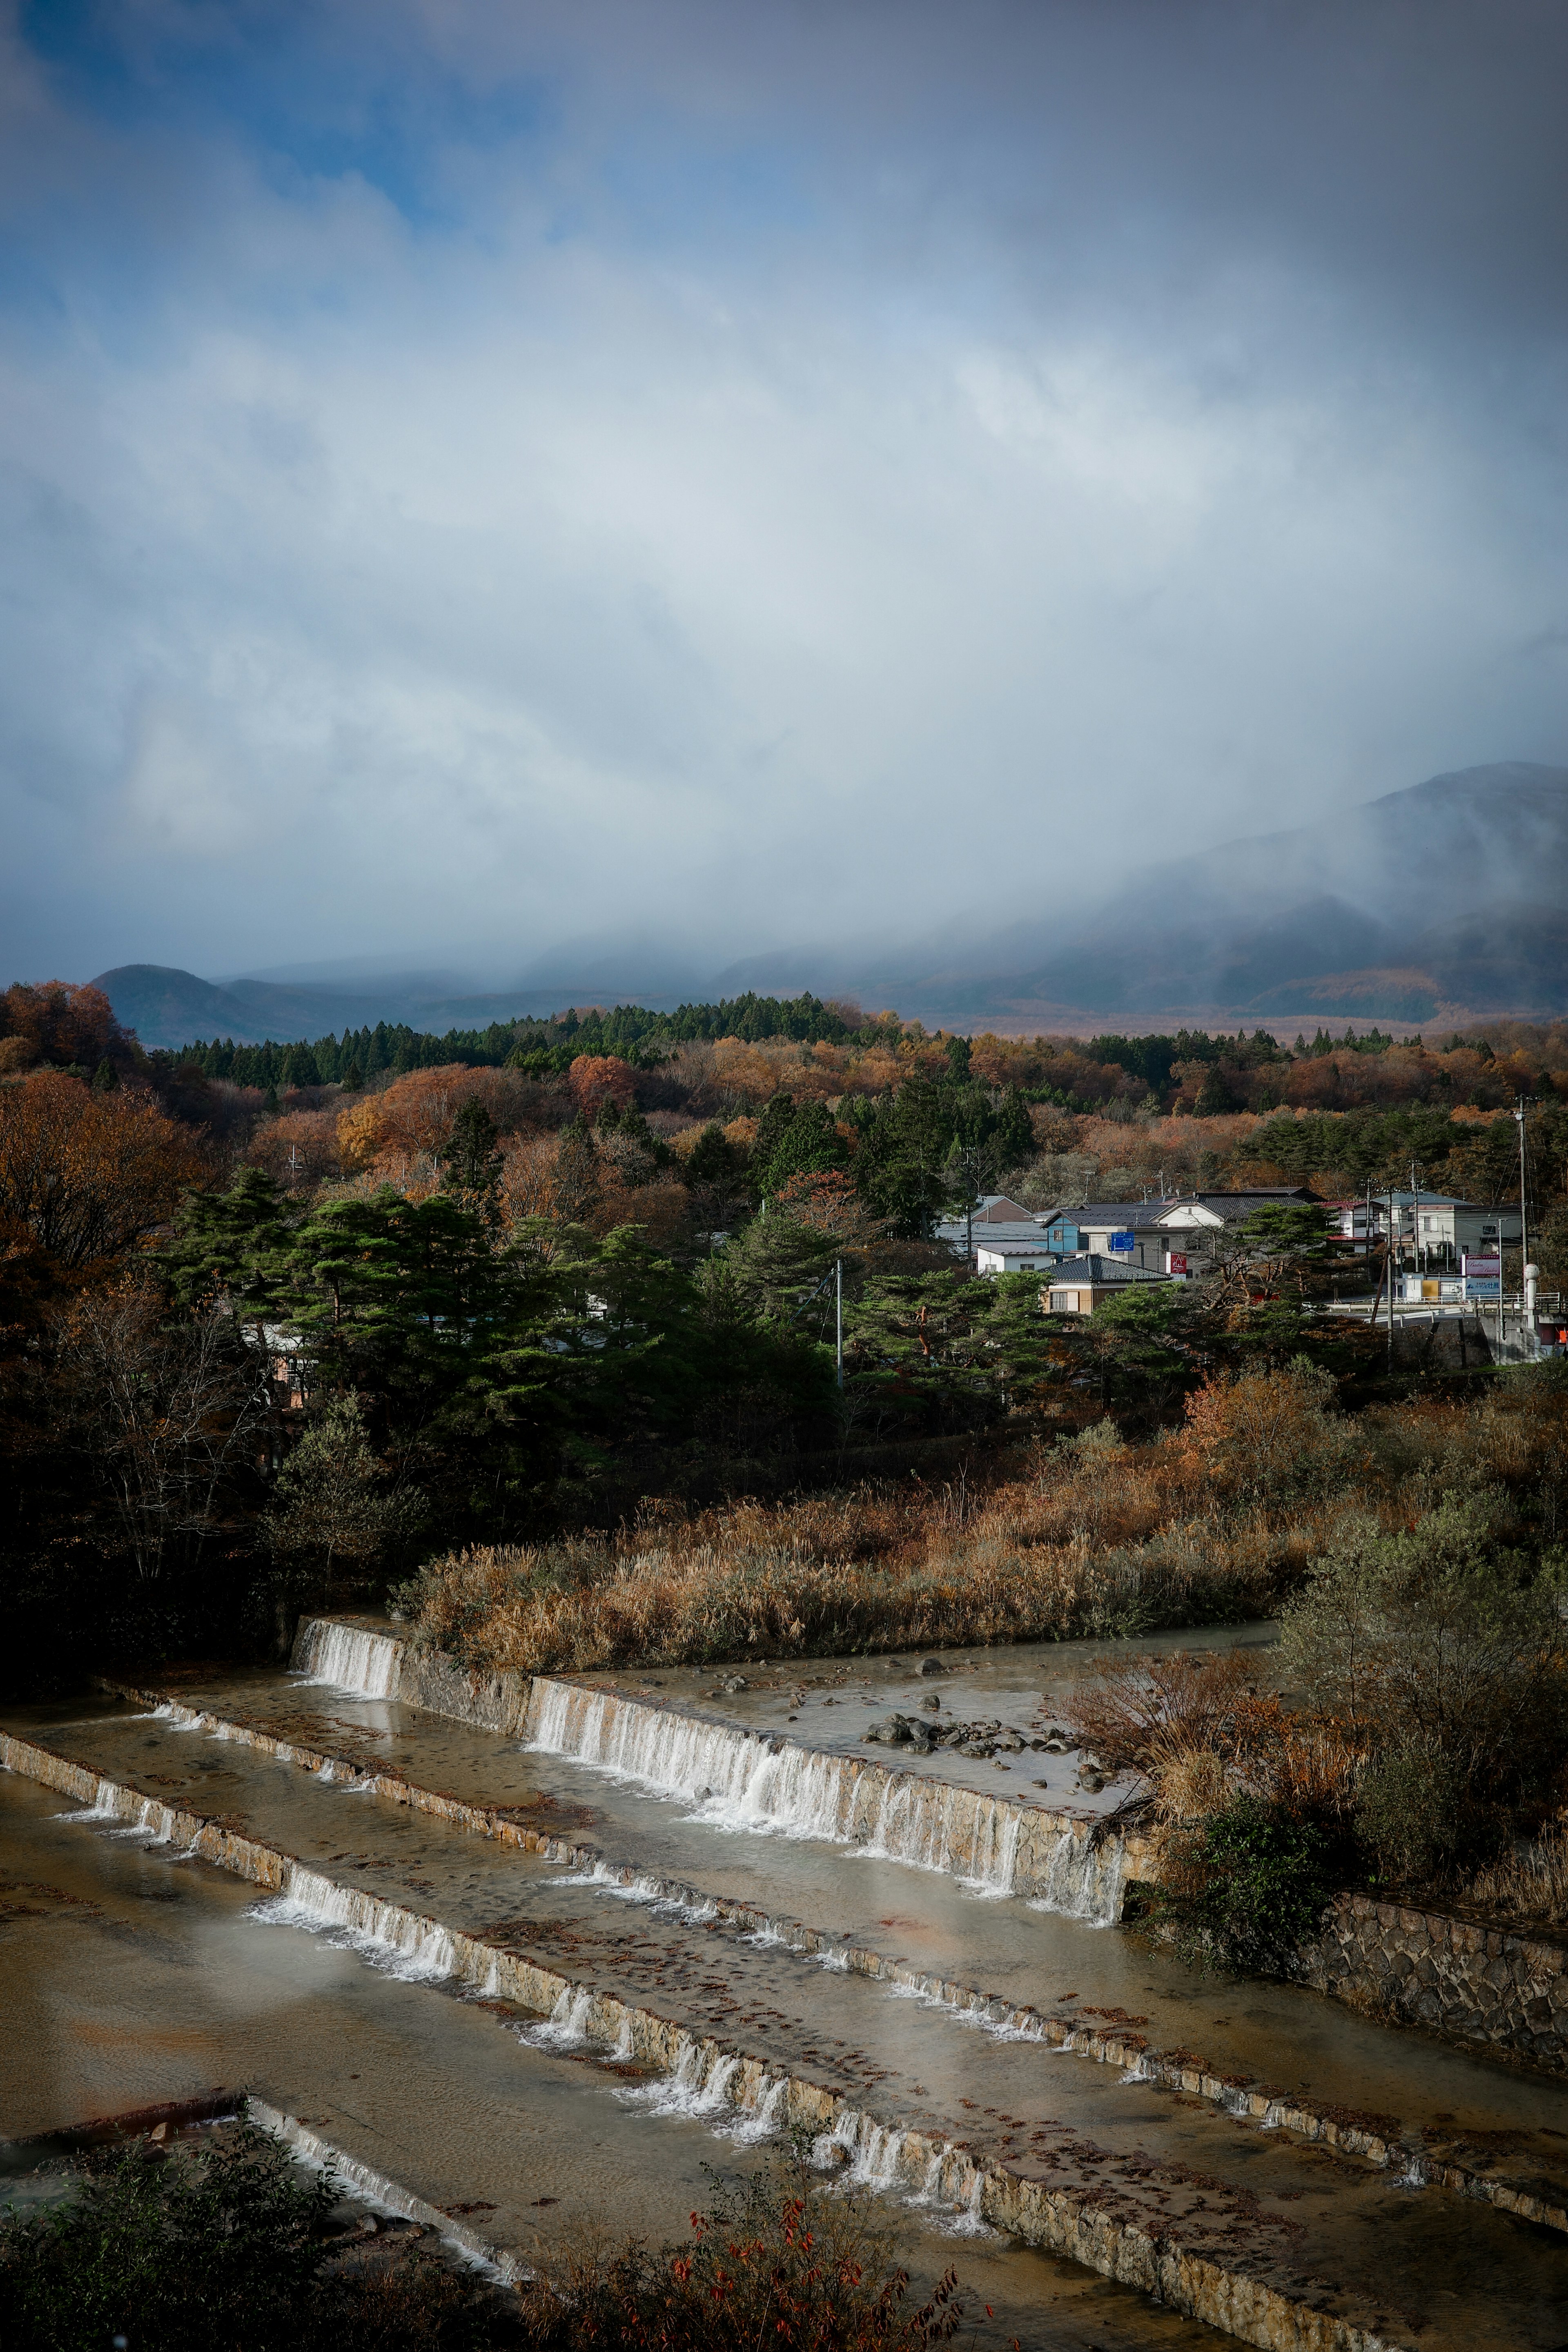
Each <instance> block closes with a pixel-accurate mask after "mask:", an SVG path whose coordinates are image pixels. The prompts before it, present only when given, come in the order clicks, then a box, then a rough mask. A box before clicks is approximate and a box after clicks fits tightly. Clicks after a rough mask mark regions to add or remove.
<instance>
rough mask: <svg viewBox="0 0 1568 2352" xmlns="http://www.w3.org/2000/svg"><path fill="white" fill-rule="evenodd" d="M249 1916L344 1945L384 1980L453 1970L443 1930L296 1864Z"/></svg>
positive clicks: (421, 1978) (437, 1976)
mask: <svg viewBox="0 0 1568 2352" xmlns="http://www.w3.org/2000/svg"><path fill="white" fill-rule="evenodd" d="M249 1916H251V1918H253V1919H259V1920H260V1921H262V1922H263V1924H264V1925H266V1926H268V1927H304V1928H306V1929H308V1930H310V1932H312V1933H314V1934H318V1935H325V1936H326V1937H327V1938H328V1940H329V1941H331V1942H333V1943H337V1944H342V1945H346V1946H348V1947H349V1948H351V1949H353V1950H354V1951H357V1952H359V1953H360V1954H361V1955H362V1957H363V1958H365V1959H367V1960H369V1961H370V1963H371V1965H372V1967H373V1968H378V1969H383V1970H384V1972H385V1973H386V1974H387V1975H388V1976H395V1977H402V1978H405V1979H407V1980H408V1981H410V1982H412V1983H425V1984H434V1983H438V1982H439V1981H440V1980H441V1979H443V1978H446V1977H450V1976H453V1975H455V1974H456V1972H457V1966H458V1960H457V1952H456V1948H455V1947H454V1945H453V1942H452V1938H451V1937H450V1936H449V1935H448V1934H447V1930H446V1928H445V1927H437V1926H435V1925H434V1924H433V1923H431V1922H428V1921H426V1920H422V1919H416V1918H413V1917H411V1916H410V1915H409V1914H408V1913H407V1912H405V1911H403V1910H401V1909H400V1908H399V1907H398V1906H397V1905H396V1904H393V1903H383V1902H381V1901H380V1900H379V1899H378V1898H377V1897H376V1896H375V1895H363V1894H361V1893H359V1892H358V1891H357V1889H354V1888H351V1887H346V1886H336V1885H333V1883H332V1881H331V1879H330V1878H322V1877H321V1876H320V1875H319V1874H318V1873H317V1872H315V1871H313V1870H305V1869H302V1868H301V1867H300V1864H297V1863H296V1864H293V1865H292V1867H291V1868H290V1870H289V1880H288V1884H287V1885H286V1886H285V1888H284V1890H283V1892H282V1893H281V1894H280V1895H267V1896H265V1897H264V1898H263V1900H262V1901H260V1902H259V1903H253V1904H252V1905H251V1906H250V1914H249Z"/></svg>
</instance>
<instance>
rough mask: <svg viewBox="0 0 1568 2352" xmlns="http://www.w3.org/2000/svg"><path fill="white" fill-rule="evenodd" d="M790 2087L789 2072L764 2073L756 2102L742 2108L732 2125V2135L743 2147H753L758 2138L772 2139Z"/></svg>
mask: <svg viewBox="0 0 1568 2352" xmlns="http://www.w3.org/2000/svg"><path fill="white" fill-rule="evenodd" d="M788 2089H789V2076H788V2075H787V2074H774V2075H771V2076H770V2075H764V2076H763V2082H762V2084H761V2086H760V2092H759V2095H758V2098H757V2100H756V2104H755V2105H753V2106H752V2107H749V2108H742V2110H741V2113H740V2116H739V2117H738V2118H737V2120H736V2122H735V2123H734V2124H733V2125H732V2126H731V2130H730V2135H729V2136H730V2137H731V2139H732V2140H734V2141H735V2142H736V2143H737V2145H738V2146H740V2147H754V2146H755V2144H756V2143H757V2141H758V2140H763V2139H771V2138H772V2137H773V2134H774V2132H775V2131H776V2130H777V2129H778V2113H779V2107H780V2105H781V2103H782V2102H783V2100H784V2095H785V2093H786V2092H787V2091H788Z"/></svg>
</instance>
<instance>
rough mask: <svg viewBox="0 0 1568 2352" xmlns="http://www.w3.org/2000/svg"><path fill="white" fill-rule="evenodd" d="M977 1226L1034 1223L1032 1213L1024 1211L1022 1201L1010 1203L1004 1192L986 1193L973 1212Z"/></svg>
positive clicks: (1027, 1210)
mask: <svg viewBox="0 0 1568 2352" xmlns="http://www.w3.org/2000/svg"><path fill="white" fill-rule="evenodd" d="M974 1222H975V1223H976V1224H977V1225H1009V1224H1022V1223H1034V1212H1033V1211H1032V1210H1030V1209H1026V1208H1025V1206H1024V1204H1023V1202H1022V1201H1010V1200H1009V1199H1008V1197H1007V1195H1006V1193H1005V1192H987V1194H986V1195H985V1198H984V1201H983V1202H981V1205H980V1206H979V1208H978V1209H976V1210H975V1212H974Z"/></svg>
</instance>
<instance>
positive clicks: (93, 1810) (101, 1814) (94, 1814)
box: [50, 1780, 120, 1829]
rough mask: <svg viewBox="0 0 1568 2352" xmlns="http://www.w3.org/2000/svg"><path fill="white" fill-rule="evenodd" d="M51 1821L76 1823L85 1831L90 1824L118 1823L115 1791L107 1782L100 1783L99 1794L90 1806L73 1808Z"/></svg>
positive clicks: (55, 1816) (52, 1817) (118, 1809)
mask: <svg viewBox="0 0 1568 2352" xmlns="http://www.w3.org/2000/svg"><path fill="white" fill-rule="evenodd" d="M50 1819H51V1820H52V1821H57V1822H77V1823H79V1825H80V1826H81V1827H82V1828H83V1829H85V1828H86V1826H87V1824H88V1822H117V1821H118V1820H119V1819H120V1808H119V1806H118V1805H117V1804H116V1803H115V1801H114V1792H113V1790H111V1789H110V1785H109V1783H108V1781H107V1780H105V1781H101V1782H100V1785H99V1791H98V1794H97V1796H96V1797H95V1798H94V1799H93V1801H92V1802H91V1804H90V1805H82V1806H79V1807H78V1806H72V1807H71V1808H70V1809H69V1810H68V1811H66V1812H63V1813H53V1814H51V1815H50Z"/></svg>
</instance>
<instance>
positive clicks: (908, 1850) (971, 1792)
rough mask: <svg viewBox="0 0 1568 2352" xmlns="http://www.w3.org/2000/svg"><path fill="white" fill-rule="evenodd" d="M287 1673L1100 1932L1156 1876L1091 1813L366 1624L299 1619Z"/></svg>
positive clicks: (740, 1825)
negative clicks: (489, 1667)
mask: <svg viewBox="0 0 1568 2352" xmlns="http://www.w3.org/2000/svg"><path fill="white" fill-rule="evenodd" d="M394 1653H396V1654H395V1655H394ZM293 1665H294V1671H295V1672H296V1673H297V1674H300V1675H303V1676H304V1677H306V1678H307V1679H309V1680H310V1681H312V1682H321V1683H328V1684H331V1685H334V1686H336V1687H339V1688H342V1689H344V1690H348V1691H353V1692H354V1693H356V1695H358V1696H362V1697H365V1698H389V1697H402V1698H405V1699H406V1700H408V1701H409V1702H410V1703H411V1704H414V1705H416V1706H428V1707H431V1708H432V1709H433V1710H434V1711H436V1712H437V1713H440V1714H445V1715H450V1716H452V1717H456V1718H457V1719H458V1720H459V1721H467V1722H473V1723H477V1724H480V1725H483V1726H485V1727H490V1728H494V1729H497V1730H499V1731H501V1732H504V1733H508V1734H510V1735H511V1736H513V1737H517V1738H521V1740H522V1741H523V1743H524V1744H525V1745H526V1746H528V1747H529V1748H534V1749H537V1750H539V1751H540V1752H541V1753H542V1754H545V1755H552V1756H562V1757H566V1758H570V1759H573V1760H574V1761H576V1762H578V1763H582V1764H585V1765H588V1766H590V1767H593V1768H595V1769H600V1770H604V1771H607V1772H611V1773H615V1774H616V1775H618V1776H620V1777H621V1778H623V1779H626V1780H634V1781H637V1782H640V1783H641V1784H642V1785H643V1786H644V1787H646V1788H648V1789H652V1790H658V1792H659V1793H661V1794H663V1795H666V1796H672V1797H679V1798H683V1799H685V1800H686V1801H689V1803H692V1804H694V1805H698V1806H700V1807H702V1808H703V1809H705V1814H706V1818H708V1819H709V1820H710V1821H711V1822H714V1823H715V1825H719V1826H722V1827H726V1828H731V1829H735V1830H746V1831H752V1832H776V1833H777V1834H780V1835H783V1836H786V1837H794V1838H805V1839H822V1840H826V1841H829V1842H832V1843H838V1844H842V1845H850V1846H858V1847H860V1848H861V1849H863V1850H864V1851H865V1852H866V1853H868V1854H874V1855H879V1856H885V1857H887V1858H888V1859H889V1860H891V1861H896V1862H902V1863H908V1864H912V1865H913V1866H914V1867H915V1868H916V1869H920V1870H931V1871H938V1872H940V1873H942V1874H943V1875H944V1876H946V1877H951V1878H955V1879H958V1880H960V1881H962V1882H963V1883H964V1884H965V1885H973V1886H974V1887H975V1888H977V1889H978V1890H980V1891H982V1892H984V1893H985V1894H988V1895H1018V1896H1020V1897H1021V1898H1022V1899H1024V1900H1025V1901H1028V1902H1036V1903H1038V1904H1040V1905H1042V1906H1044V1907H1045V1908H1046V1909H1047V1910H1051V1911H1058V1912H1060V1913H1062V1914H1064V1915H1065V1916H1068V1917H1070V1918H1077V1919H1084V1920H1088V1921H1090V1922H1092V1923H1093V1924H1095V1925H1097V1926H1109V1925H1110V1924H1111V1923H1112V1922H1113V1921H1115V1920H1116V1919H1117V1918H1119V1917H1120V1916H1121V1899H1122V1890H1123V1887H1124V1885H1125V1884H1126V1882H1127V1880H1128V1878H1129V1877H1137V1876H1140V1875H1143V1876H1147V1875H1148V1874H1149V1873H1150V1872H1151V1870H1152V1868H1153V1866H1154V1865H1153V1862H1152V1854H1151V1852H1150V1849H1149V1847H1148V1845H1147V1843H1146V1841H1144V1840H1143V1839H1142V1838H1140V1837H1138V1836H1136V1835H1131V1836H1130V1835H1128V1834H1126V1833H1125V1832H1122V1831H1121V1830H1120V1829H1118V1828H1116V1827H1115V1826H1113V1825H1112V1824H1111V1823H1110V1822H1107V1821H1106V1820H1105V1819H1103V1818H1100V1819H1097V1818H1096V1817H1095V1815H1094V1814H1093V1813H1090V1812H1088V1811H1081V1812H1079V1811H1074V1812H1068V1811H1062V1810H1060V1809H1057V1808H1050V1807H1047V1806H1046V1805H1044V1804H1039V1803H1035V1802H1032V1801H1028V1800H1026V1799H1024V1798H1021V1797H1016V1796H1013V1795H1011V1794H1008V1795H1001V1794H991V1793H988V1792H986V1791H985V1790H983V1789H980V1788H976V1787H975V1786H973V1784H971V1785H965V1783H964V1782H963V1780H960V1779H957V1778H949V1777H947V1776H946V1775H945V1774H944V1775H942V1777H940V1778H933V1777H928V1776H923V1775H918V1774H916V1773H915V1772H913V1771H910V1770H908V1769H900V1768H899V1767H897V1766H894V1765H889V1764H883V1763H881V1762H880V1761H879V1760H876V1759H872V1758H869V1757H864V1756H859V1755H851V1754H845V1753H842V1752H835V1751H834V1750H833V1749H831V1748H816V1747H812V1746H808V1745H807V1744H805V1742H803V1741H800V1740H794V1739H789V1738H785V1737H784V1736H783V1735H782V1734H781V1733H780V1732H778V1731H776V1730H775V1731H772V1732H764V1731H761V1730H757V1729H753V1728H752V1727H748V1726H743V1725H739V1724H736V1723H733V1722H727V1721H725V1720H723V1719H722V1718H720V1717H715V1716H714V1715H712V1714H711V1713H709V1712H707V1711H705V1710H698V1709H694V1708H689V1707H686V1706H680V1707H677V1706H666V1705H663V1704H660V1703H657V1702H650V1700H648V1699H646V1698H642V1697H632V1696H627V1695H626V1694H624V1693H622V1692H620V1691H617V1690H614V1689H609V1688H606V1687H605V1686H603V1685H595V1684H593V1683H590V1682H587V1681H585V1680H580V1679H575V1678H567V1677H563V1676H555V1675H534V1676H532V1677H531V1678H530V1677H522V1676H511V1675H501V1676H495V1677H485V1676H468V1675H464V1674H463V1672H462V1670H461V1669H460V1668H458V1666H457V1665H455V1664H454V1663H453V1662H452V1661H451V1660H449V1659H447V1658H444V1657H442V1656H440V1655H439V1654H430V1653H425V1654H420V1653H419V1652H417V1651H416V1650H414V1649H412V1647H411V1646H410V1645H408V1644H406V1643H399V1642H398V1641H397V1639H396V1637H395V1635H390V1634H388V1633H386V1632H384V1631H382V1630H378V1629H373V1628H371V1627H370V1626H367V1625H363V1624H345V1623H342V1622H339V1621H336V1620H331V1619H323V1618H310V1617H308V1618H306V1619H304V1620H303V1621H302V1622H301V1625H300V1633H299V1637H298V1640H297V1642H296V1644H295V1650H294V1658H293Z"/></svg>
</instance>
